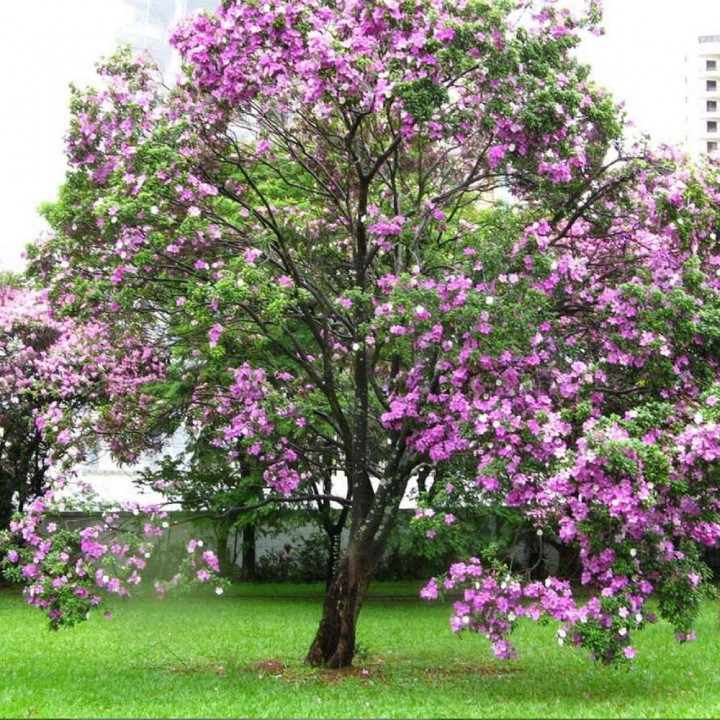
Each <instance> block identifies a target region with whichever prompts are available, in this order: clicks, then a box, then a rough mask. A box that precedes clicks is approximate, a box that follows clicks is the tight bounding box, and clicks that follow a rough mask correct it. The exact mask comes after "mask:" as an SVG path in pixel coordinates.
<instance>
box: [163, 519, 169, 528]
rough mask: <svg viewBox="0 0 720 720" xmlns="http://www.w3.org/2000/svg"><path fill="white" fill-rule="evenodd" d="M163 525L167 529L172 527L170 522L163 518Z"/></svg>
mask: <svg viewBox="0 0 720 720" xmlns="http://www.w3.org/2000/svg"><path fill="white" fill-rule="evenodd" d="M162 526H163V528H166V529H167V528H169V527H170V523H168V522H167V520H163V524H162Z"/></svg>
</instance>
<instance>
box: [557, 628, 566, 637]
mask: <svg viewBox="0 0 720 720" xmlns="http://www.w3.org/2000/svg"><path fill="white" fill-rule="evenodd" d="M557 635H558V637H559V638H566V637H567V630H565V629H564V628H560V629H559V630H558V631H557Z"/></svg>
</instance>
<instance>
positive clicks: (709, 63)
mask: <svg viewBox="0 0 720 720" xmlns="http://www.w3.org/2000/svg"><path fill="white" fill-rule="evenodd" d="M705 69H706V70H717V60H706V61H705Z"/></svg>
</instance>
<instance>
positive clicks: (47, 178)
mask: <svg viewBox="0 0 720 720" xmlns="http://www.w3.org/2000/svg"><path fill="white" fill-rule="evenodd" d="M128 12H129V11H128V9H127V8H126V7H124V6H123V5H122V2H121V0H33V1H32V2H27V1H25V2H22V1H21V2H8V3H5V4H4V5H3V20H2V27H3V31H2V35H3V36H2V38H1V40H0V72H1V73H2V88H3V97H4V98H5V101H4V102H3V107H4V109H3V113H2V115H1V116H0V161H1V162H2V173H0V202H1V203H2V204H1V205H0V207H1V208H2V219H3V225H2V230H1V231H0V233H1V234H0V269H6V268H13V269H20V268H21V267H22V260H21V253H22V249H23V247H24V245H25V244H26V243H27V242H29V241H30V240H32V239H33V237H35V236H36V235H37V234H38V233H39V232H40V231H41V229H42V227H43V223H42V221H41V220H40V218H39V217H38V216H37V214H36V208H37V206H38V205H39V204H40V203H41V202H43V201H45V200H51V199H53V197H54V195H55V193H56V190H57V187H58V185H59V184H60V183H61V182H62V179H63V173H64V156H63V134H64V132H65V129H66V126H67V123H68V112H67V103H68V90H67V87H68V83H70V82H71V81H74V82H76V83H77V84H79V85H83V84H86V83H89V82H92V80H93V65H94V62H95V60H96V59H97V58H98V57H99V56H100V55H103V54H107V53H109V52H110V51H111V50H112V49H113V47H114V45H115V37H116V34H117V32H118V29H119V28H120V27H121V26H122V25H123V24H124V23H127V22H128V21H129V15H128ZM604 26H605V28H606V34H605V35H604V36H602V37H600V38H589V39H588V40H587V41H586V43H585V45H584V47H583V50H582V53H581V55H582V58H583V59H584V60H585V61H587V62H589V63H590V64H591V65H592V66H593V68H594V73H593V74H594V76H595V78H596V79H597V80H598V81H599V82H600V83H601V84H603V85H605V86H606V87H607V88H608V89H609V90H611V91H612V93H613V94H614V95H615V96H616V98H617V99H619V100H624V101H625V102H626V107H627V110H628V113H629V115H630V117H631V118H632V119H633V120H634V122H635V124H636V126H637V127H638V128H639V129H642V130H644V131H647V132H650V133H651V135H652V137H653V139H654V140H655V141H657V142H670V143H677V142H680V141H681V140H682V139H683V136H684V116H685V113H684V107H683V102H684V97H685V89H684V77H685V68H684V56H685V53H686V51H687V49H688V48H689V47H691V46H692V45H693V43H694V42H695V41H696V38H697V35H699V34H716V33H717V34H720V0H682V1H680V0H605V22H604Z"/></svg>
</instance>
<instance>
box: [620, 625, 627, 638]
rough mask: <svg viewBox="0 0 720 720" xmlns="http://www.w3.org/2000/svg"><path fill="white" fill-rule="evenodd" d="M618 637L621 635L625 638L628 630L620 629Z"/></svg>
mask: <svg viewBox="0 0 720 720" xmlns="http://www.w3.org/2000/svg"><path fill="white" fill-rule="evenodd" d="M618 635H620V636H622V637H624V636H625V635H627V628H626V627H622V628H620V629H619V630H618Z"/></svg>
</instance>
